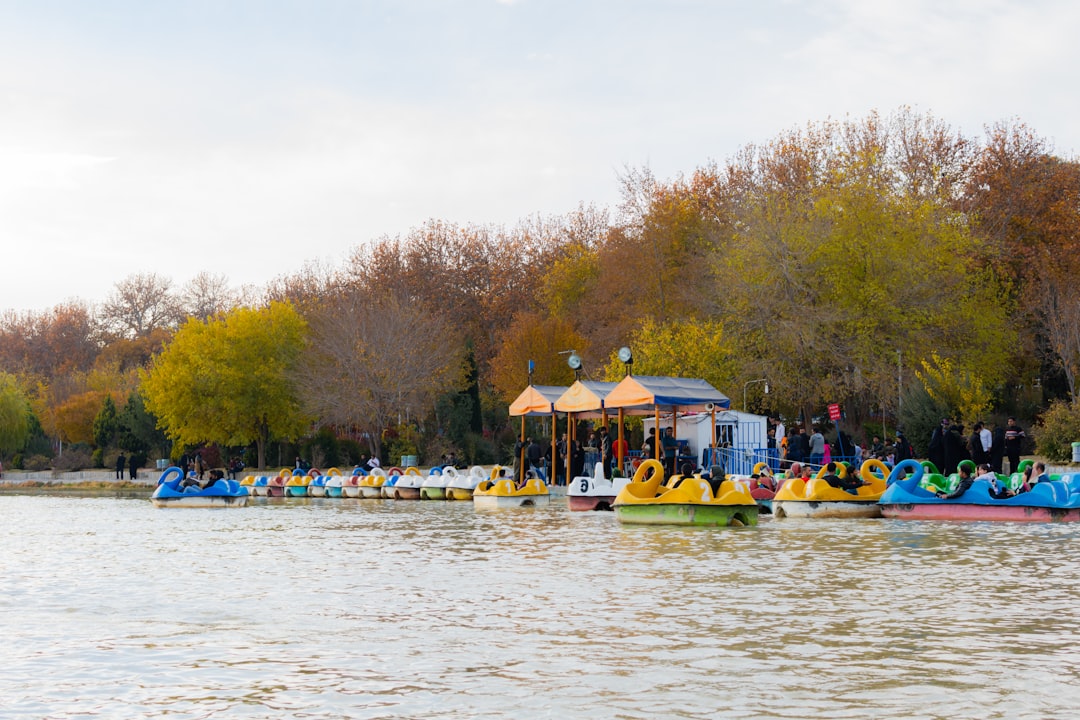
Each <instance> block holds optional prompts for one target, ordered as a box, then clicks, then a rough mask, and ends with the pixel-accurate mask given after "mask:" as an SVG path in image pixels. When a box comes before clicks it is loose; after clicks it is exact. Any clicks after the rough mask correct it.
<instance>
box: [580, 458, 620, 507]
mask: <svg viewBox="0 0 1080 720" xmlns="http://www.w3.org/2000/svg"><path fill="white" fill-rule="evenodd" d="M628 482H630V478H625V477H617V478H611V479H610V480H609V479H608V478H606V477H604V463H602V462H598V463H596V466H595V467H594V468H593V474H592V475H591V476H590V475H582V476H580V477H576V478H574V479H573V480H571V481H570V484H569V485H568V486H567V487H566V503H567V505H568V506H569V508H570V509H571V510H581V511H585V510H612V509H613V506H614V505H615V496H616V495H618V494H619V491H620V490H622V489H623V488H624V487H626V484H627V483H628Z"/></svg>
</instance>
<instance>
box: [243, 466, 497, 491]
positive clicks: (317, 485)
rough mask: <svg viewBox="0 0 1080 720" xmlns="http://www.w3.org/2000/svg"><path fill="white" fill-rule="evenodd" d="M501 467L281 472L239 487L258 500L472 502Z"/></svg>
mask: <svg viewBox="0 0 1080 720" xmlns="http://www.w3.org/2000/svg"><path fill="white" fill-rule="evenodd" d="M502 471H503V469H502V468H500V467H498V466H496V469H494V470H492V471H488V470H486V469H484V468H483V467H481V466H479V465H474V466H473V467H472V468H470V469H469V470H468V471H467V472H461V471H458V470H457V468H454V467H451V466H447V467H442V468H432V469H431V470H430V471H428V473H427V474H426V475H425V474H422V473H421V472H420V471H419V470H417V469H416V468H414V467H410V468H406V469H405V470H401V469H399V468H390V469H389V470H384V469H383V468H372V469H371V470H370V471H365V470H363V469H361V468H356V469H355V470H353V472H352V473H351V474H349V475H345V474H343V473H342V472H341V471H340V470H338V469H337V468H330V469H329V470H328V471H326V472H325V473H322V472H320V471H319V470H314V469H313V470H308V471H307V472H302V471H299V470H291V469H289V468H284V469H282V470H281V471H280V472H279V473H278V474H277V475H249V476H247V477H245V478H244V479H243V480H242V481H241V482H240V485H241V486H242V487H245V488H247V490H248V493H249V494H250V495H254V496H256V497H260V496H261V497H329V498H366V499H377V498H385V499H388V500H471V499H472V497H473V493H474V491H475V490H476V488H477V486H479V485H480V484H481V483H482V482H483V481H485V480H491V479H494V478H495V477H497V476H498V474H501V473H502Z"/></svg>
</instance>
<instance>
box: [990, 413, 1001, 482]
mask: <svg viewBox="0 0 1080 720" xmlns="http://www.w3.org/2000/svg"><path fill="white" fill-rule="evenodd" d="M992 437H993V440H992V441H991V445H990V467H991V468H993V470H994V472H996V473H1000V472H1002V462H1001V460H1002V458H1004V457H1005V428H1003V427H1001V423H1000V422H999V423H995V424H994V433H993V436H992Z"/></svg>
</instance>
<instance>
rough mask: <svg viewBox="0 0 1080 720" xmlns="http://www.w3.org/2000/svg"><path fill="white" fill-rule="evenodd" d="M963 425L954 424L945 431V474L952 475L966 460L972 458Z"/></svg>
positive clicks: (943, 472)
mask: <svg viewBox="0 0 1080 720" xmlns="http://www.w3.org/2000/svg"><path fill="white" fill-rule="evenodd" d="M970 459H971V458H970V456H969V455H968V451H967V439H966V438H965V437H964V426H963V425H952V426H950V427H949V431H948V432H947V433H945V468H944V469H943V470H942V471H941V472H942V474H943V475H952V474H953V473H954V472H956V469H957V467H959V465H960V463H962V462H963V461H964V460H970Z"/></svg>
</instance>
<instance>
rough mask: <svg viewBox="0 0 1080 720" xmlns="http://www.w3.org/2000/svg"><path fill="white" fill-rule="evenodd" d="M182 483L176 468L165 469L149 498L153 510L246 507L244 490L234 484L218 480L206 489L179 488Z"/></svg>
mask: <svg viewBox="0 0 1080 720" xmlns="http://www.w3.org/2000/svg"><path fill="white" fill-rule="evenodd" d="M183 479H184V471H183V470H181V469H180V468H178V467H170V468H167V469H166V470H165V471H164V472H163V473H161V477H159V478H158V484H157V487H156V488H154V492H153V494H152V495H151V496H150V502H152V503H153V504H154V507H159V508H163V507H185V508H217V507H223V508H225V507H243V506H245V505H247V501H248V493H247V489H246V488H243V487H241V486H240V483H238V482H237V481H235V480H228V479H225V478H222V479H220V480H218V481H217V482H215V483H214V484H213V485H210V486H209V487H207V488H200V487H199V486H198V485H189V486H188V487H186V488H181V487H180V484H181V482H182V481H183Z"/></svg>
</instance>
